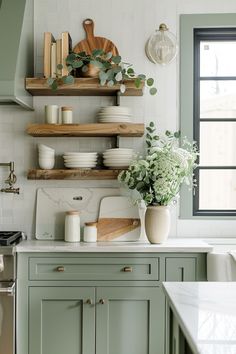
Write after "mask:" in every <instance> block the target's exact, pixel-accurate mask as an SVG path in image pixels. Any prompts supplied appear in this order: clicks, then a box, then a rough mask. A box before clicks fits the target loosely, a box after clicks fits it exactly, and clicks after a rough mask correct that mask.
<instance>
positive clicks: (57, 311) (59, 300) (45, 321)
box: [29, 286, 95, 354]
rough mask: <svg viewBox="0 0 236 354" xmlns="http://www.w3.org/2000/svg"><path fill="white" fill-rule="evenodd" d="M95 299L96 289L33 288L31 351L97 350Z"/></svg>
mask: <svg viewBox="0 0 236 354" xmlns="http://www.w3.org/2000/svg"><path fill="white" fill-rule="evenodd" d="M88 300H89V301H88ZM94 301H95V290H94V289H93V288H84V287H71V288H67V287H49V286H48V287H30V288H29V354H52V353H55V354H66V353H69V354H85V353H86V354H89V353H95V313H94V307H93V305H90V304H89V303H90V302H91V303H92V304H94Z"/></svg>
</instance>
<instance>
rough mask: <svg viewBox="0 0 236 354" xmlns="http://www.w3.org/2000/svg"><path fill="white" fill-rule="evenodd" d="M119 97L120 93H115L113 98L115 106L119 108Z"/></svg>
mask: <svg viewBox="0 0 236 354" xmlns="http://www.w3.org/2000/svg"><path fill="white" fill-rule="evenodd" d="M120 96H121V92H120V91H117V92H116V96H115V105H116V106H120Z"/></svg>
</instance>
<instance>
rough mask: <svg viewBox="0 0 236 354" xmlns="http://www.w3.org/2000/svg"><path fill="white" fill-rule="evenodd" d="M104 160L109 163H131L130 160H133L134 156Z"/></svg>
mask: <svg viewBox="0 0 236 354" xmlns="http://www.w3.org/2000/svg"><path fill="white" fill-rule="evenodd" d="M103 161H104V162H107V163H113V162H114V163H125V164H127V163H128V164H130V162H131V161H132V158H128V159H109V158H107V159H103Z"/></svg>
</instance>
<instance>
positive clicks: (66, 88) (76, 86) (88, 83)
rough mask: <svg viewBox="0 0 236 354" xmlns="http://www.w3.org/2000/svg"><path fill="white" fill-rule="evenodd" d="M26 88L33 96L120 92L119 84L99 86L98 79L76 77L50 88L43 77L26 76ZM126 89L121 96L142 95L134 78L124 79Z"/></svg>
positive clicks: (90, 94)
mask: <svg viewBox="0 0 236 354" xmlns="http://www.w3.org/2000/svg"><path fill="white" fill-rule="evenodd" d="M25 86H26V90H27V91H28V92H29V93H31V95H33V96H115V95H117V93H118V92H120V87H119V85H114V86H111V87H109V86H107V85H105V86H101V85H100V83H99V80H98V79H94V78H76V79H75V82H74V83H73V84H61V85H59V86H58V89H57V90H55V91H54V90H52V89H51V88H50V87H49V86H48V84H47V79H45V78H37V77H34V78H26V83H25ZM125 86H126V91H125V93H123V94H121V96H142V95H143V86H144V85H143V84H142V85H141V87H140V88H136V86H135V84H134V80H133V79H132V80H127V81H125Z"/></svg>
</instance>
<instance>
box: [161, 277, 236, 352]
mask: <svg viewBox="0 0 236 354" xmlns="http://www.w3.org/2000/svg"><path fill="white" fill-rule="evenodd" d="M163 286H164V290H165V293H166V295H167V298H168V300H169V303H170V306H171V308H172V309H173V312H174V314H175V316H176V318H177V320H178V322H179V324H180V327H181V328H182V330H183V333H184V335H185V337H186V338H187V340H188V342H189V344H190V346H191V347H192V349H193V351H194V353H196V354H235V353H236V283H234V282H227V283H226V282H199V283H198V282H195V283H192V282H185V283H175V282H173V283H164V284H163Z"/></svg>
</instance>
